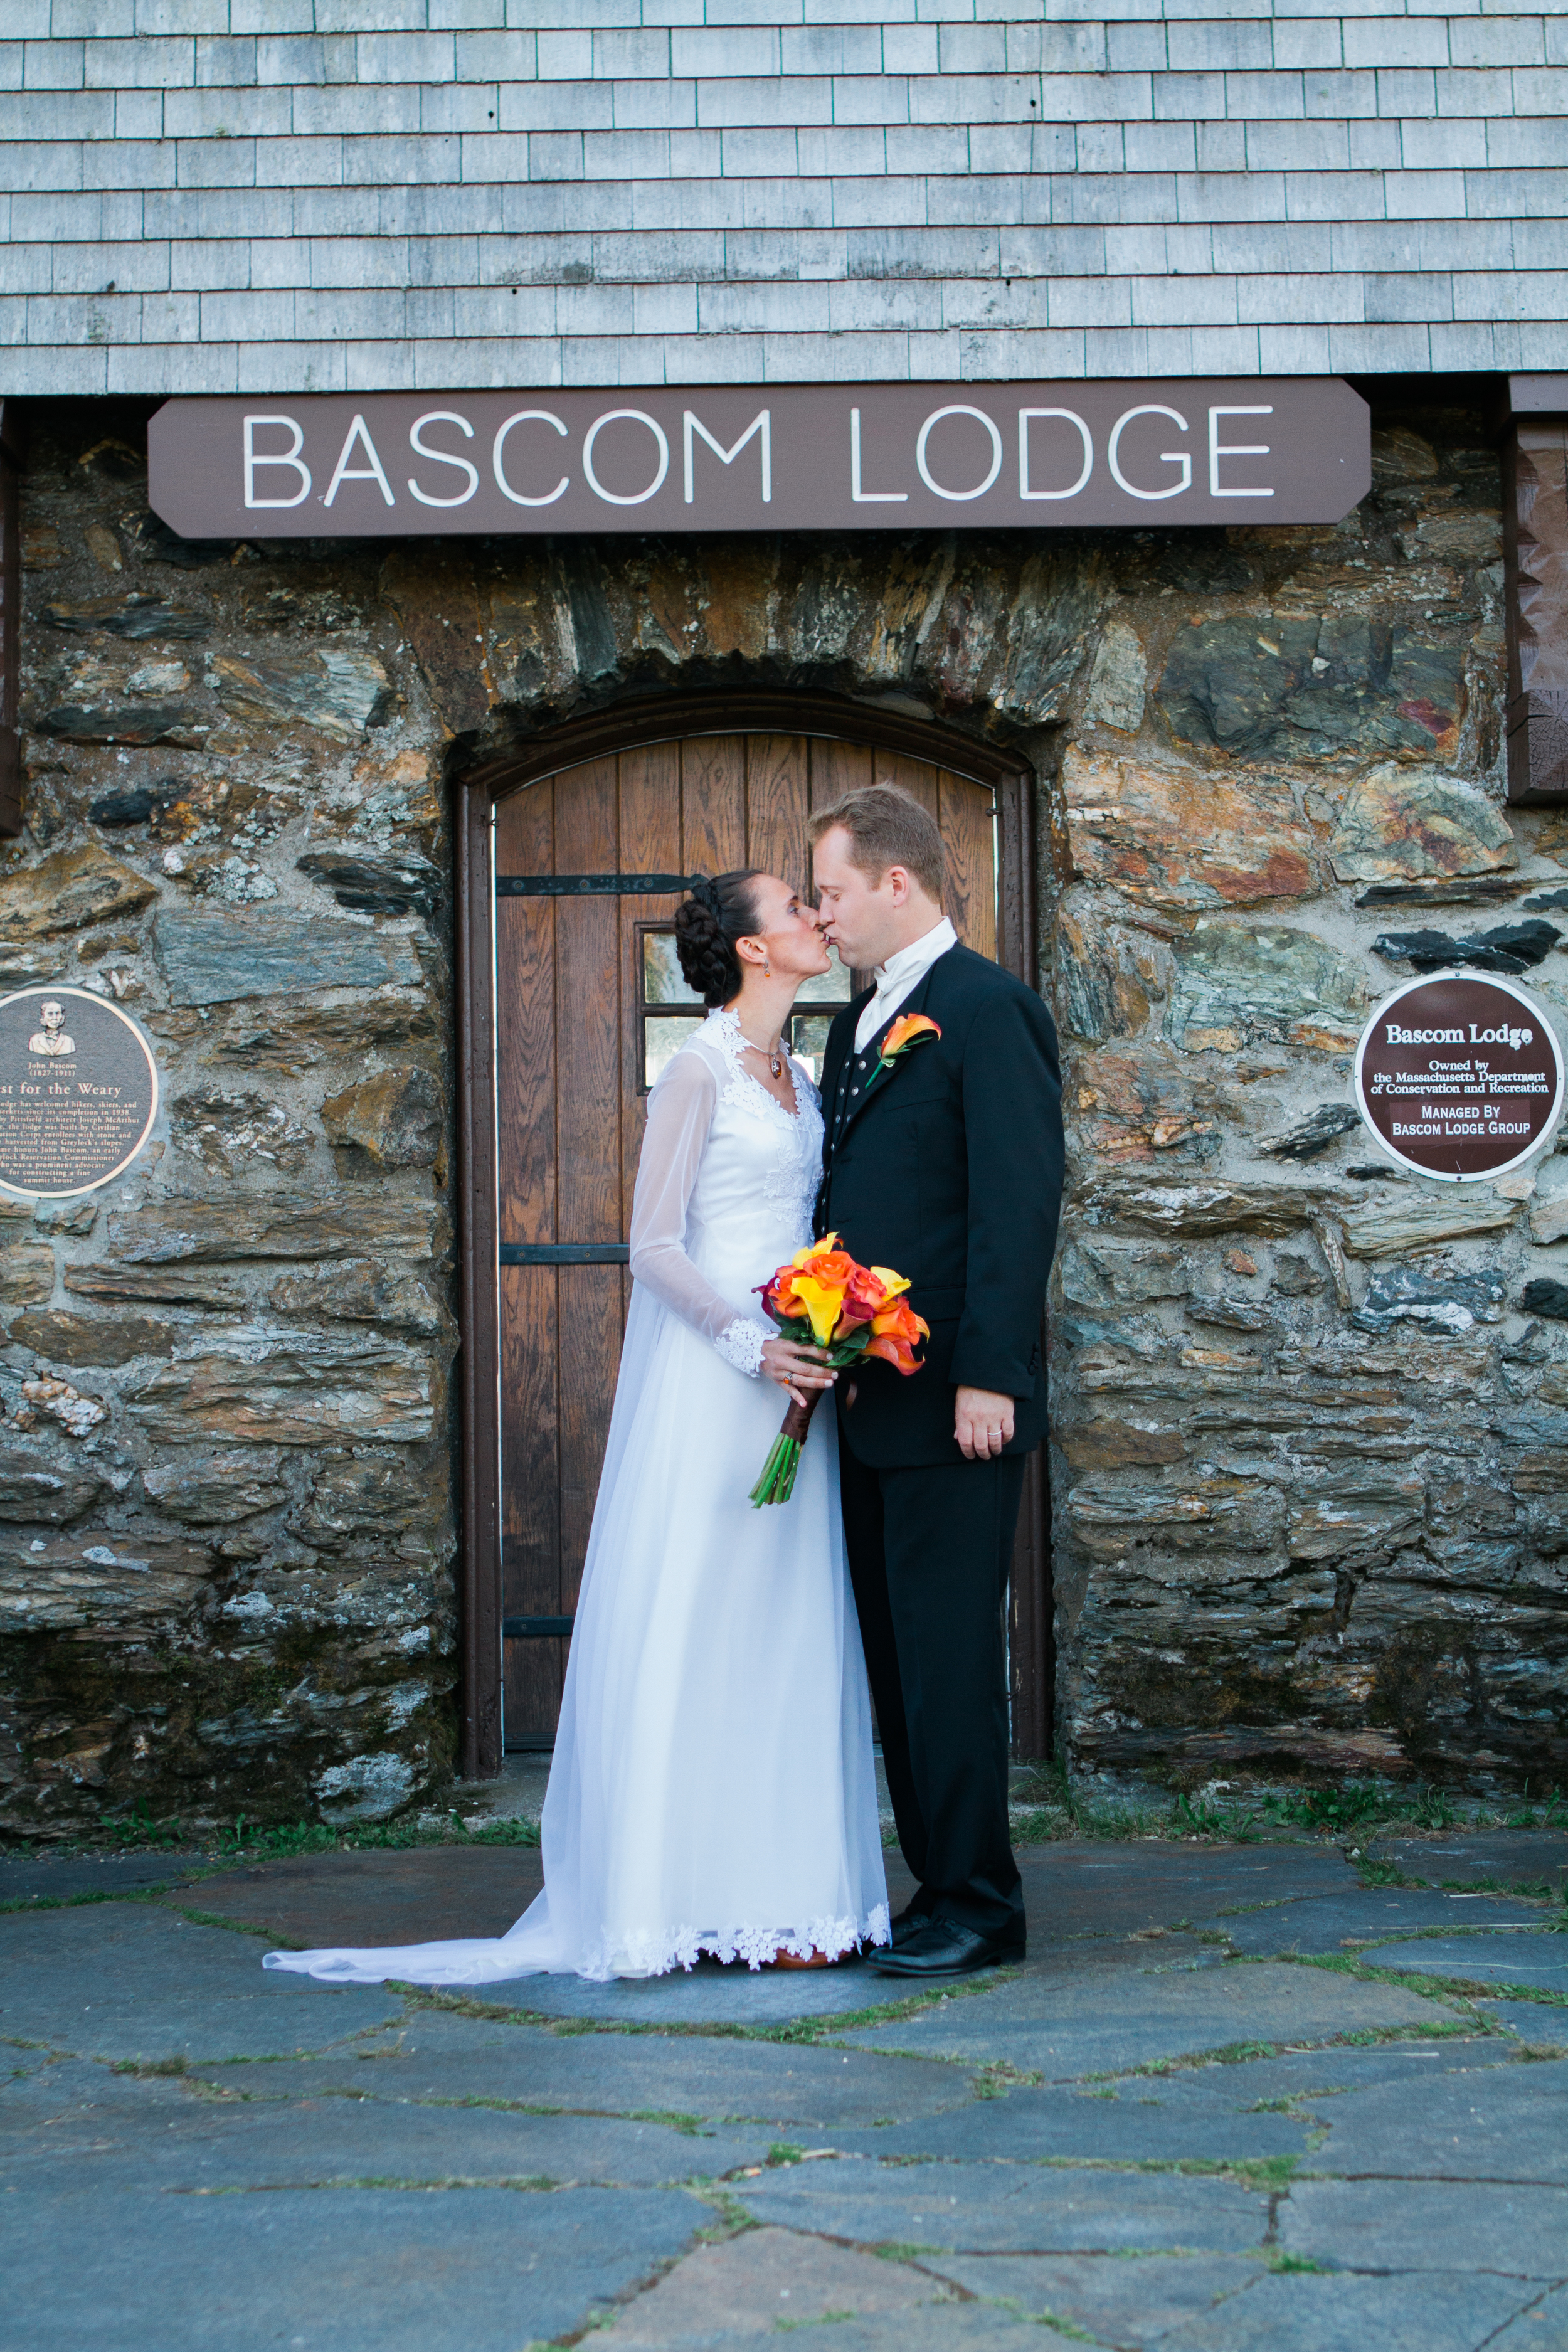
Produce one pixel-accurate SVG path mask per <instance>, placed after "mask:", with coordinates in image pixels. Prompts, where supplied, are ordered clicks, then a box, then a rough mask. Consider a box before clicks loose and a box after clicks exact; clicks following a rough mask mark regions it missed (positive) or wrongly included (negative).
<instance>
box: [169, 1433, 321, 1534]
mask: <svg viewBox="0 0 1568 2352" xmlns="http://www.w3.org/2000/svg"><path fill="white" fill-rule="evenodd" d="M284 1458H285V1457H284V1456H283V1454H280V1453H279V1451H278V1449H277V1448H276V1447H272V1448H267V1447H263V1446H255V1447H250V1446H247V1448H246V1449H245V1450H244V1451H243V1452H242V1453H238V1454H197V1455H195V1456H192V1455H190V1454H183V1455H180V1456H177V1457H176V1458H175V1459H174V1461H172V1462H165V1463H160V1464H158V1465H155V1467H153V1469H151V1470H144V1471H143V1472H142V1487H143V1489H144V1491H145V1493H146V1496H147V1499H148V1501H149V1502H150V1503H152V1504H153V1505H155V1506H156V1507H157V1508H158V1509H159V1510H160V1511H162V1512H163V1513H164V1514H165V1515H166V1516H167V1517H169V1518H171V1519H179V1520H182V1521H183V1522H184V1524H185V1525H186V1526H188V1527H196V1528H202V1527H232V1526H233V1525H234V1524H235V1523H236V1521H237V1520H239V1519H248V1518H254V1517H255V1516H256V1514H257V1513H258V1511H272V1510H276V1509H277V1508H278V1507H279V1505H280V1504H282V1503H286V1502H287V1501H288V1499H289V1489H288V1486H287V1485H286V1484H285V1482H284V1478H283V1475H282V1470H283V1462H284Z"/></svg>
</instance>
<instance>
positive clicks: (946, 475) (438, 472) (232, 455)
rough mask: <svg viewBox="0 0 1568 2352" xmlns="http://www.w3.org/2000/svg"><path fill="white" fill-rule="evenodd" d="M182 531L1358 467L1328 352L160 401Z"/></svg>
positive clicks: (1274, 502) (1357, 430)
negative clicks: (1221, 372) (953, 373)
mask: <svg viewBox="0 0 1568 2352" xmlns="http://www.w3.org/2000/svg"><path fill="white" fill-rule="evenodd" d="M148 441H149V449H150V454H151V496H152V501H153V507H154V508H155V509H156V510H157V512H158V513H159V514H160V515H161V516H162V517H163V520H164V521H165V522H166V523H168V524H170V525H171V526H172V527H173V529H174V530H177V531H179V532H180V533H182V534H183V536H184V537H185V538H187V539H263V540H267V539H273V540H276V539H321V538H343V539H364V538H369V539H385V538H397V539H404V538H409V537H415V536H426V535H430V536H434V535H439V536H447V535H448V534H450V533H453V532H485V533H514V532H525V533H526V532H541V533H542V532H552V533H559V532H575V531H583V532H592V533H594V534H595V535H603V534H605V532H610V531H637V532H643V531H657V532H668V531H688V530H701V531H727V530H747V531H756V530H833V531H837V530H908V529H909V528H910V527H911V526H915V527H919V528H920V529H922V530H931V529H940V530H950V529H952V527H953V526H954V525H955V524H959V523H964V524H971V525H979V526H983V527H984V528H985V529H987V530H995V529H998V528H1000V529H1003V530H1041V529H1047V530H1048V529H1058V530H1059V529H1065V528H1073V529H1079V528H1081V527H1083V526H1084V525H1086V524H1090V525H1096V526H1105V525H1109V526H1111V527H1113V528H1121V529H1129V528H1131V527H1134V526H1137V527H1142V528H1145V529H1146V528H1147V527H1148V526H1149V525H1151V524H1152V523H1238V522H1258V523H1293V522H1337V521H1338V520H1339V519H1340V518H1341V517H1342V515H1346V514H1348V513H1349V512H1350V510H1351V509H1352V507H1353V506H1354V505H1355V504H1356V502H1357V501H1358V499H1362V498H1363V497H1364V496H1365V494H1366V491H1367V488H1368V487H1369V485H1370V482H1371V478H1372V441H1371V429H1370V419H1369V412H1368V410H1367V406H1366V404H1365V402H1364V401H1363V400H1362V399H1361V397H1360V396H1359V394H1356V393H1354V392H1352V389H1351V387H1350V386H1349V384H1347V383H1343V382H1342V381H1341V379H1340V378H1339V377H1337V376H1326V377H1311V376H1260V377H1254V378H1241V379H1239V380H1226V379H1218V378H1215V379H1205V378H1187V379H1179V380H1173V381H1167V382H1153V381H1151V382H1142V383H1011V384H996V383H983V384H976V383H912V384H910V383H900V384H885V383H868V384H769V385H750V386H742V385H733V384H726V385H712V386H707V385H705V386H688V387H686V388H684V389H679V388H678V389H675V390H670V389H668V388H663V387H658V388H647V387H643V386H635V387H633V388H632V389H630V390H627V389H626V388H625V387H622V388H620V389H618V390H611V391H607V392H579V391H573V392H551V391H530V390H525V391H510V392H474V393H460V392H427V393H402V392H382V393H364V394H353V393H345V394H331V395H310V396H305V397H300V398H298V399H294V398H290V397H289V395H288V394H263V395H258V396H257V397H256V398H254V399H244V398H240V399H231V398H227V397H224V398H212V399H205V398H204V399H191V400H171V401H168V402H166V403H165V404H164V405H163V407H162V408H161V409H159V411H158V413H157V415H155V416H154V417H153V421H152V425H151V427H150V430H149V436H148Z"/></svg>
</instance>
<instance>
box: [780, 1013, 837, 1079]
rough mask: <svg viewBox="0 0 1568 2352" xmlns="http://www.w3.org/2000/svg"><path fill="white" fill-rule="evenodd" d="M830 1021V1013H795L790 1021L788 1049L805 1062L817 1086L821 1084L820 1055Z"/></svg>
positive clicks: (824, 1046) (831, 1016)
mask: <svg viewBox="0 0 1568 2352" xmlns="http://www.w3.org/2000/svg"><path fill="white" fill-rule="evenodd" d="M832 1022H833V1015H832V1013H796V1014H795V1017H794V1019H793V1020H792V1021H791V1023H790V1032H791V1034H790V1051H791V1053H792V1054H795V1055H798V1056H799V1058H800V1060H801V1061H803V1062H804V1063H805V1066H806V1068H807V1069H808V1070H809V1071H810V1072H811V1075H812V1078H813V1080H814V1082H815V1083H816V1085H817V1086H820V1085H821V1084H822V1056H823V1055H824V1053H825V1052H826V1047H827V1032H828V1030H829V1028H830V1027H831V1025H832Z"/></svg>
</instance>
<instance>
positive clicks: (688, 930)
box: [675, 866, 762, 1007]
mask: <svg viewBox="0 0 1568 2352" xmlns="http://www.w3.org/2000/svg"><path fill="white" fill-rule="evenodd" d="M761 871H762V868H761V867H760V866H744V867H742V868H740V869H739V870H737V871H736V872H735V873H733V874H719V875H715V876H714V877H713V878H712V880H710V879H709V877H707V876H706V875H705V874H694V875H693V876H692V877H691V879H690V881H689V883H688V884H687V888H688V890H689V893H690V896H689V898H683V899H682V900H681V902H680V905H679V907H678V908H677V909H676V914H675V951H676V953H677V955H678V956H679V958H680V969H681V971H683V972H684V973H685V975H686V982H687V985H688V987H689V988H695V989H696V990H697V991H698V992H699V993H700V996H701V998H702V1002H703V1003H704V1004H706V1005H708V1006H710V1007H711V1006H713V1005H716V1004H728V1003H729V1002H730V999H731V997H732V996H738V995H739V994H740V992H741V959H740V957H739V956H738V955H737V954H736V952H735V942H736V940H743V939H746V938H748V937H750V935H751V934H752V932H754V931H755V929H756V928H757V905H756V899H755V898H754V896H753V894H752V883H753V882H754V881H755V880H756V878H757V877H758V875H759V874H760V873H761Z"/></svg>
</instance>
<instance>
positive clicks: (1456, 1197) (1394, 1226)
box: [1342, 1186, 1519, 1257]
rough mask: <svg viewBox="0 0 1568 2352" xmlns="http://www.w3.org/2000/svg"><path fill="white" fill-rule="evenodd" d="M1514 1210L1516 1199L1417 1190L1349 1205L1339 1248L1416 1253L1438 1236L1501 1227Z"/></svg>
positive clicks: (1460, 1237) (1355, 1253)
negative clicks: (1366, 1205) (1440, 1196)
mask: <svg viewBox="0 0 1568 2352" xmlns="http://www.w3.org/2000/svg"><path fill="white" fill-rule="evenodd" d="M1518 1214H1519V1202H1517V1201H1500V1200H1497V1199H1495V1198H1488V1199H1486V1200H1476V1199H1475V1198H1473V1197H1472V1196H1470V1195H1469V1194H1468V1191H1467V1192H1465V1193H1461V1192H1459V1188H1458V1186H1456V1187H1454V1189H1453V1192H1450V1194H1449V1196H1448V1197H1447V1199H1446V1200H1434V1199H1433V1198H1432V1196H1431V1195H1430V1194H1426V1195H1425V1196H1422V1195H1420V1194H1417V1195H1416V1196H1415V1198H1414V1199H1405V1200H1395V1201H1392V1202H1379V1203H1378V1204H1377V1205H1375V1206H1374V1207H1372V1208H1370V1209H1366V1210H1363V1211H1362V1212H1361V1213H1359V1214H1358V1213H1355V1212H1353V1211H1352V1213H1349V1214H1348V1215H1344V1216H1342V1226H1343V1231H1344V1246H1345V1252H1346V1255H1348V1256H1350V1257H1401V1256H1404V1255H1406V1254H1409V1255H1419V1254H1420V1252H1421V1251H1423V1250H1429V1249H1436V1248H1437V1247H1438V1245H1439V1244H1442V1243H1444V1242H1456V1241H1466V1240H1468V1239H1470V1238H1471V1237H1472V1236H1473V1235H1476V1234H1498V1233H1503V1232H1505V1231H1506V1230H1507V1228H1508V1227H1509V1226H1510V1225H1511V1224H1512V1223H1513V1222H1514V1220H1515V1218H1516V1217H1517V1216H1518Z"/></svg>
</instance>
